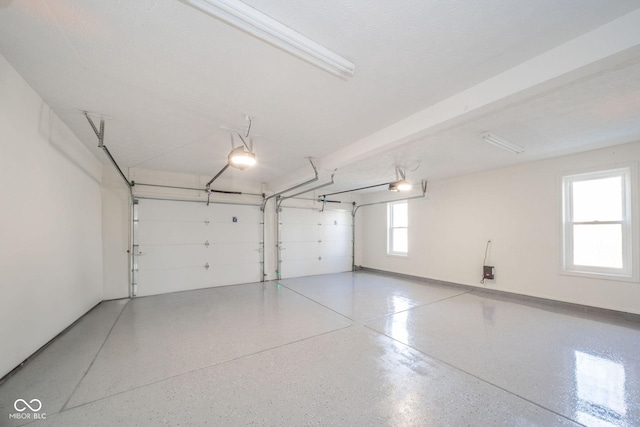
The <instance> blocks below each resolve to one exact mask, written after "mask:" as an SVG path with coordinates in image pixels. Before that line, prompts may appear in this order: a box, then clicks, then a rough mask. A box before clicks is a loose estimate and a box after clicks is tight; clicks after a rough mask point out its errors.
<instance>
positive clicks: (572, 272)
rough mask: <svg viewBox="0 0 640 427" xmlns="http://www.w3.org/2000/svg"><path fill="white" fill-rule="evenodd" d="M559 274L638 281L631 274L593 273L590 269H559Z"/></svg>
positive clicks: (618, 280) (617, 280)
mask: <svg viewBox="0 0 640 427" xmlns="http://www.w3.org/2000/svg"><path fill="white" fill-rule="evenodd" d="M559 274H560V275H562V276H573V277H584V278H588V279H600V280H613V281H616V282H635V283H637V282H638V278H637V277H633V276H623V275H617V274H607V273H594V272H590V271H580V270H561V271H560V272H559Z"/></svg>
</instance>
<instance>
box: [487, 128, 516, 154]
mask: <svg viewBox="0 0 640 427" xmlns="http://www.w3.org/2000/svg"><path fill="white" fill-rule="evenodd" d="M481 136H482V139H484V141H485V142H487V143H489V144H491V145H495V146H496V147H498V148H502V149H503V150H507V151H510V152H512V153H515V154H520V153H522V152H524V148H523V147H521V146H519V145H518V144H516V143H513V142H511V141H509V140H506V139H504V138H502V137H500V136H498V135H495V134H493V133H491V132H483V133H482V135H481Z"/></svg>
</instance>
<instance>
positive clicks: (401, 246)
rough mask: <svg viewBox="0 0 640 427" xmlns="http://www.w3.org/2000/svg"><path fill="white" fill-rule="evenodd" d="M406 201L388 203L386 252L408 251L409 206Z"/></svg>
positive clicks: (401, 252) (390, 253)
mask: <svg viewBox="0 0 640 427" xmlns="http://www.w3.org/2000/svg"><path fill="white" fill-rule="evenodd" d="M408 206H409V205H408V203H407V202H396V203H389V204H388V205H387V208H388V211H387V212H388V213H387V219H388V235H387V254H389V255H407V253H408V252H409V230H408V226H409V208H408Z"/></svg>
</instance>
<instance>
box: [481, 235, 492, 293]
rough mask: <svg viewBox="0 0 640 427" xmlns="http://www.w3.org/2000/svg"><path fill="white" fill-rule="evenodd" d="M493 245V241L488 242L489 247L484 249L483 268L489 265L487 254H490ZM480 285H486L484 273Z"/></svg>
mask: <svg viewBox="0 0 640 427" xmlns="http://www.w3.org/2000/svg"><path fill="white" fill-rule="evenodd" d="M490 245H491V240H487V246H486V247H485V248H484V261H482V266H483V267H484V266H485V265H487V253H488V252H489V246H490ZM480 284H482V285H484V272H483V273H482V280H480Z"/></svg>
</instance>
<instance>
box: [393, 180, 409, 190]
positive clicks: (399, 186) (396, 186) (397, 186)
mask: <svg viewBox="0 0 640 427" xmlns="http://www.w3.org/2000/svg"><path fill="white" fill-rule="evenodd" d="M389 190H390V191H409V190H411V184H410V183H409V182H407V181H405V180H404V179H401V180H399V181H395V182H392V183H391V184H389Z"/></svg>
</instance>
